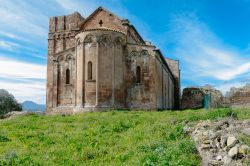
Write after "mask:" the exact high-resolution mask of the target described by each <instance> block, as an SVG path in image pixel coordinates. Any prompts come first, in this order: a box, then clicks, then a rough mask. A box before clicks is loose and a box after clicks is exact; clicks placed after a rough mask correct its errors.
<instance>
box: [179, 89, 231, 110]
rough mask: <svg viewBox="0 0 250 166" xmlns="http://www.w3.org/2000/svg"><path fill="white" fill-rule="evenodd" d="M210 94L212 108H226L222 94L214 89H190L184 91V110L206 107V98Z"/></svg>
mask: <svg viewBox="0 0 250 166" xmlns="http://www.w3.org/2000/svg"><path fill="white" fill-rule="evenodd" d="M205 94H209V95H210V96H211V97H210V99H209V100H210V103H209V106H210V108H220V107H226V106H227V103H226V100H225V98H224V97H223V95H222V93H221V92H220V91H219V90H217V89H215V88H212V87H211V86H203V87H189V88H184V89H183V94H182V99H181V108H182V109H197V108H203V107H204V96H205Z"/></svg>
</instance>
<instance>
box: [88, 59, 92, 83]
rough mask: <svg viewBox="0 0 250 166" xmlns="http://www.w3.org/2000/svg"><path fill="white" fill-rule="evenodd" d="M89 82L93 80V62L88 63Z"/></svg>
mask: <svg viewBox="0 0 250 166" xmlns="http://www.w3.org/2000/svg"><path fill="white" fill-rule="evenodd" d="M88 80H92V62H88Z"/></svg>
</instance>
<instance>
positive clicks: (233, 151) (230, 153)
mask: <svg viewBox="0 0 250 166" xmlns="http://www.w3.org/2000/svg"><path fill="white" fill-rule="evenodd" d="M237 154H238V147H237V146H234V147H233V148H231V149H230V150H229V151H228V156H230V157H231V158H234V157H235V156H237Z"/></svg>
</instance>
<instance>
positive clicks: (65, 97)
mask: <svg viewBox="0 0 250 166" xmlns="http://www.w3.org/2000/svg"><path fill="white" fill-rule="evenodd" d="M179 97H180V72H179V62H178V61H174V60H171V59H168V60H167V61H166V60H165V59H164V57H163V55H162V53H161V52H160V50H158V49H156V47H155V46H154V45H152V44H150V43H148V42H145V41H144V40H143V39H142V37H141V36H140V34H139V33H138V32H137V31H136V29H135V28H134V26H133V25H131V24H130V23H129V21H128V20H127V19H121V18H119V17H117V16H116V15H114V14H113V13H111V12H109V11H107V10H106V9H104V8H102V7H100V8H98V9H97V10H96V11H94V12H93V13H92V14H91V15H90V16H89V17H87V18H86V19H84V18H83V17H82V16H81V15H80V14H79V13H74V14H71V15H68V16H60V17H52V18H50V25H49V39H48V71H47V110H46V111H47V113H57V112H60V113H64V112H66V113H73V112H78V111H84V110H97V109H101V108H128V109H130V108H137V109H174V108H178V106H179Z"/></svg>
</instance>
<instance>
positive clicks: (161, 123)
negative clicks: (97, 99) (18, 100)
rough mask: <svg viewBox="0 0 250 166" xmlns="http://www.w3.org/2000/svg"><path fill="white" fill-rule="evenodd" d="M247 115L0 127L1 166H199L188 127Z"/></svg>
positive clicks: (14, 122) (24, 120)
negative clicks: (185, 130) (203, 122)
mask: <svg viewBox="0 0 250 166" xmlns="http://www.w3.org/2000/svg"><path fill="white" fill-rule="evenodd" d="M232 115H234V116H237V117H239V118H240V119H249V118H250V112H249V110H231V109H218V110H211V111H205V110H186V111H162V112H146V111H119V110H116V111H107V112H89V113H83V114H78V115H72V116H59V115H57V116H41V115H29V116H22V117H18V118H15V119H10V120H2V121H0V165H60V166H61V165H67V166H68V165H178V166H181V165H183V166H188V165H190V166H191V165H199V164H200V161H201V160H200V157H199V155H198V154H197V151H196V148H195V144H194V142H193V141H192V140H191V139H190V137H189V136H188V135H185V134H183V132H182V130H183V126H184V123H183V122H184V121H198V120H205V119H211V120H212V119H217V118H221V117H228V116H232Z"/></svg>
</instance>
